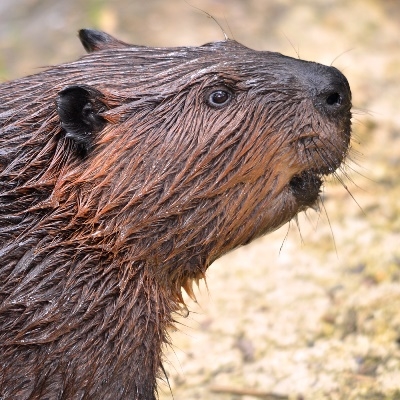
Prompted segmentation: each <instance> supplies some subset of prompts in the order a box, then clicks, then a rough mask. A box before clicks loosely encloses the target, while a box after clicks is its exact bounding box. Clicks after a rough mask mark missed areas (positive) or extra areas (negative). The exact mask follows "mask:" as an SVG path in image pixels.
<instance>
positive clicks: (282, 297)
mask: <svg viewBox="0 0 400 400" xmlns="http://www.w3.org/2000/svg"><path fill="white" fill-rule="evenodd" d="M196 7H197V8H200V9H202V10H204V11H205V12H207V13H209V14H211V15H212V16H213V17H214V18H215V19H217V20H218V21H219V23H220V25H221V26H222V27H223V30H224V31H225V32H226V34H227V35H228V36H229V37H230V38H234V39H236V40H237V41H239V42H241V43H243V44H244V45H246V46H248V47H251V48H254V49H257V50H271V51H278V52H281V53H283V54H286V55H288V56H292V57H298V56H299V57H301V58H303V59H307V60H313V61H317V62H320V63H324V64H328V65H330V64H332V65H334V66H335V67H337V68H339V69H340V70H341V71H342V72H343V73H344V74H345V75H346V76H347V78H348V80H349V82H350V85H351V88H352V92H353V104H354V110H353V111H354V119H353V127H354V137H353V142H352V147H353V149H352V151H351V154H350V158H349V160H348V162H347V163H346V167H345V171H346V176H344V175H343V180H344V184H345V186H346V187H347V190H346V188H345V187H344V185H342V184H341V183H340V182H338V181H337V180H333V179H332V180H331V181H329V182H327V184H326V186H325V191H324V207H323V208H322V210H321V212H320V213H317V212H314V211H309V212H308V213H307V215H302V216H300V217H299V223H298V226H297V225H296V223H295V222H292V223H291V224H288V225H286V226H284V227H283V228H282V229H280V230H279V231H277V232H275V233H273V234H272V235H269V236H267V237H264V238H261V239H259V240H257V241H256V242H254V243H252V244H251V245H249V246H246V247H243V248H240V249H238V250H236V251H235V252H232V253H230V254H228V255H227V256H225V257H224V258H222V259H220V260H218V261H217V262H215V263H214V264H213V265H212V266H211V267H210V269H209V271H208V276H207V287H208V288H207V287H206V286H205V285H204V284H203V283H201V284H200V288H199V290H198V291H197V292H196V296H197V300H198V303H197V304H196V303H194V302H193V301H191V300H188V307H189V309H190V310H191V313H190V316H189V317H188V318H186V319H184V318H178V319H179V322H180V323H179V324H178V326H177V331H175V332H171V336H172V342H173V346H172V347H166V349H165V358H166V362H165V367H166V370H167V374H168V379H169V384H170V386H171V389H172V393H173V396H174V397H172V394H171V392H170V389H169V388H168V385H167V383H166V382H165V379H164V381H162V380H160V388H159V392H160V399H161V400H166V399H172V398H174V399H175V400H183V399H185V400H192V399H201V400H211V399H217V400H228V399H232V400H233V399H237V400H239V399H244V400H250V399H255V398H261V399H272V400H274V399H275V400H279V399H280V400H282V399H296V400H301V399H306V400H308V399H317V400H320V399H373V400H376V399H400V217H399V213H400V200H399V199H400V186H399V180H400V95H399V91H400V2H399V1H397V0H392V1H390V0H353V1H351V2H350V1H346V0H308V1H307V0H299V1H296V0H270V1H268V0H247V1H242V0H190V2H186V1H184V0H169V1H165V0H164V1H162V0H147V1H142V0H120V1H108V0H88V1H84V2H83V1H78V0H69V1H68V2H67V1H61V0H1V2H0V81H4V80H8V79H14V78H18V77H20V76H23V75H27V74H32V73H35V72H37V71H39V68H40V67H43V66H48V65H53V64H58V63H63V62H67V61H69V60H73V59H75V58H77V57H79V56H81V55H82V54H83V53H84V51H83V48H82V46H81V45H80V43H79V41H78V38H77V31H78V29H80V28H82V27H93V28H97V29H102V30H105V31H107V32H109V33H111V34H113V35H115V36H117V37H118V38H120V39H122V40H125V41H127V42H130V43H134V44H141V45H148V46H179V45H194V46H195V45H201V44H203V43H206V42H209V41H215V40H223V38H224V34H223V32H222V31H221V28H220V27H219V26H218V25H217V24H216V23H215V22H214V21H213V20H212V19H210V18H208V17H207V15H206V14H204V13H202V12H200V11H199V10H198V9H196Z"/></svg>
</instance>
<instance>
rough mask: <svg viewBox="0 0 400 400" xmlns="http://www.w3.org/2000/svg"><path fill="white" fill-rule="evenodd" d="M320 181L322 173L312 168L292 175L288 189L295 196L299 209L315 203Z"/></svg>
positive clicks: (319, 190) (321, 181)
mask: <svg viewBox="0 0 400 400" xmlns="http://www.w3.org/2000/svg"><path fill="white" fill-rule="evenodd" d="M322 183H323V180H322V173H321V172H319V171H315V170H312V169H311V170H307V171H303V172H301V173H300V174H298V175H295V176H293V178H292V179H291V180H290V181H289V184H288V190H289V191H290V193H291V194H292V195H293V197H294V198H295V201H296V203H297V205H298V207H299V211H302V210H304V209H306V208H308V207H313V206H315V205H316V203H317V200H318V198H319V195H320V193H321V186H322Z"/></svg>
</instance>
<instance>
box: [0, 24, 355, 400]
mask: <svg viewBox="0 0 400 400" xmlns="http://www.w3.org/2000/svg"><path fill="white" fill-rule="evenodd" d="M81 40H82V42H83V44H84V46H85V48H86V49H87V50H88V51H89V52H92V53H91V54H89V55H87V56H85V57H83V58H82V59H80V60H78V61H76V62H72V63H69V64H64V65H61V66H58V67H54V68H50V69H49V70H47V71H44V72H41V73H39V74H37V75H33V76H29V77H26V78H22V79H19V80H16V81H13V82H8V83H3V84H2V85H0V255H1V267H0V268H1V269H0V397H1V396H2V398H4V399H17V398H18V399H141V400H142V399H146V400H147V399H151V400H153V399H155V396H156V395H155V393H156V377H158V376H159V375H160V370H161V364H162V355H161V347H162V345H163V344H164V343H168V336H167V333H166V332H167V329H168V327H169V326H171V325H172V324H173V317H172V314H173V312H174V311H176V310H177V309H178V308H179V306H180V304H181V303H182V301H183V300H182V296H181V289H182V287H183V288H184V289H185V290H186V291H187V292H188V293H189V294H191V293H192V292H191V285H192V282H193V281H196V280H199V279H201V278H203V277H204V275H205V272H206V269H207V267H208V266H209V265H210V263H212V262H213V261H214V260H215V259H217V258H218V257H220V256H221V255H223V254H224V253H226V252H228V251H230V250H232V249H234V248H235V247H238V246H240V245H243V244H246V243H248V242H250V241H251V240H253V239H254V238H256V237H258V236H260V235H263V234H265V233H268V232H270V231H272V230H274V229H276V228H278V227H279V226H281V225H282V224H284V223H285V222H287V221H289V220H290V219H292V218H293V217H294V216H295V215H296V214H297V213H298V212H299V211H302V210H304V209H306V208H307V207H308V206H311V205H313V204H315V202H316V201H317V198H318V194H319V187H320V183H321V182H320V180H321V178H322V175H323V174H326V173H331V172H333V171H334V170H335V169H336V168H337V167H338V166H339V165H340V163H341V162H342V160H343V158H344V157H345V155H346V154H347V150H348V145H349V139H350V107H351V104H350V97H349V98H348V99H347V103H348V104H347V103H346V107H345V108H343V107H342V109H341V110H340V111H337V112H336V111H335V112H336V114H335V112H334V111H332V110H331V109H329V108H326V107H325V106H324V105H322V106H319V105H318V98H317V97H318V96H317V95H315V96H314V97H313V95H312V93H311V92H312V91H311V90H309V89H308V86H307V85H308V83H307V82H308V81H307V79H308V78H307V76H308V70H310V71H312V74H315V75H316V76H318V75H319V74H320V75H323V74H324V73H325V71H326V70H325V69H326V68H328V67H323V66H319V65H318V64H312V63H306V62H304V61H300V60H293V59H291V58H288V57H284V56H282V55H280V54H276V53H268V52H256V51H254V50H250V49H248V48H246V47H244V46H242V45H240V44H238V43H237V42H235V41H231V40H228V41H224V42H217V43H211V44H208V45H205V46H201V47H194V48H172V49H165V48H147V47H139V46H136V47H135V46H129V45H127V44H125V43H123V42H120V41H118V40H116V39H113V38H112V37H110V36H108V35H106V34H103V33H101V32H94V31H82V32H81ZM303 71H305V72H303ZM310 73H311V72H310ZM305 82H306V83H305ZM220 88H222V89H224V90H226V89H227V90H229V91H230V93H231V94H232V100H231V101H230V102H229V104H227V105H226V106H224V107H222V108H215V107H212V106H210V104H209V103H208V100H207V99H208V98H209V95H210V93H212V92H213V91H215V90H217V89H220ZM79 99H81V100H79ZM82 99H83V100H82ZM80 101H81V103H82V107H77V108H76V109H75V108H73V107H72V108H71V106H70V105H71V104H80V103H79V102H80ZM83 106H85V112H83V111H82V115H81V114H80V112H81V108H83ZM324 107H325V108H326V109H325V108H324ZM76 121H78V122H76ZM311 170H312V171H315V174H314V173H313V174H310V175H307V172H304V171H311ZM302 174H303V175H302ZM304 177H305V178H304ZM296 179H298V181H299V182H300V183H299V184H298V183H296ZM296 190H297V193H296Z"/></svg>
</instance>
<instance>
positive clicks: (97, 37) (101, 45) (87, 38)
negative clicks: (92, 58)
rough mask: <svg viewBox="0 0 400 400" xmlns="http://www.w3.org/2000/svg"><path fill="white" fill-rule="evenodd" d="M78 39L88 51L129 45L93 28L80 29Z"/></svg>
mask: <svg viewBox="0 0 400 400" xmlns="http://www.w3.org/2000/svg"><path fill="white" fill-rule="evenodd" d="M79 39H80V40H81V42H82V44H83V47H84V48H85V50H86V51H87V52H88V53H92V52H94V51H98V50H105V49H118V48H123V47H130V45H129V44H127V43H125V42H122V41H121V40H118V39H115V38H114V37H112V36H111V35H109V34H107V33H105V32H102V31H96V30H94V29H81V30H80V31H79Z"/></svg>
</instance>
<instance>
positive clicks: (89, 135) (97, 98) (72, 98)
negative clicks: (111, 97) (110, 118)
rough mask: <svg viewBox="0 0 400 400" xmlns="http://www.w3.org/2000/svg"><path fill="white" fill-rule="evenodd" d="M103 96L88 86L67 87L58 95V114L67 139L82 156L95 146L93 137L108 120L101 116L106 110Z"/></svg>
mask: <svg viewBox="0 0 400 400" xmlns="http://www.w3.org/2000/svg"><path fill="white" fill-rule="evenodd" d="M102 98H103V95H102V93H101V92H99V91H98V90H96V89H93V88H92V87H90V86H87V85H73V86H67V87H66V88H64V89H63V90H62V91H61V92H59V93H58V97H57V100H56V105H57V112H58V115H59V117H60V121H61V126H62V128H63V129H64V130H65V132H66V133H65V137H66V138H70V139H72V140H73V141H74V142H75V143H76V144H77V145H78V146H77V147H78V150H79V152H80V155H86V154H87V152H88V151H89V150H90V148H91V147H92V145H93V135H94V134H95V133H97V132H100V131H101V130H102V129H103V128H104V126H105V125H106V123H107V122H106V120H105V119H104V118H103V117H102V116H100V115H99V114H100V113H101V112H103V111H105V110H106V107H105V105H104V103H103V102H102V101H101V99H102Z"/></svg>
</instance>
